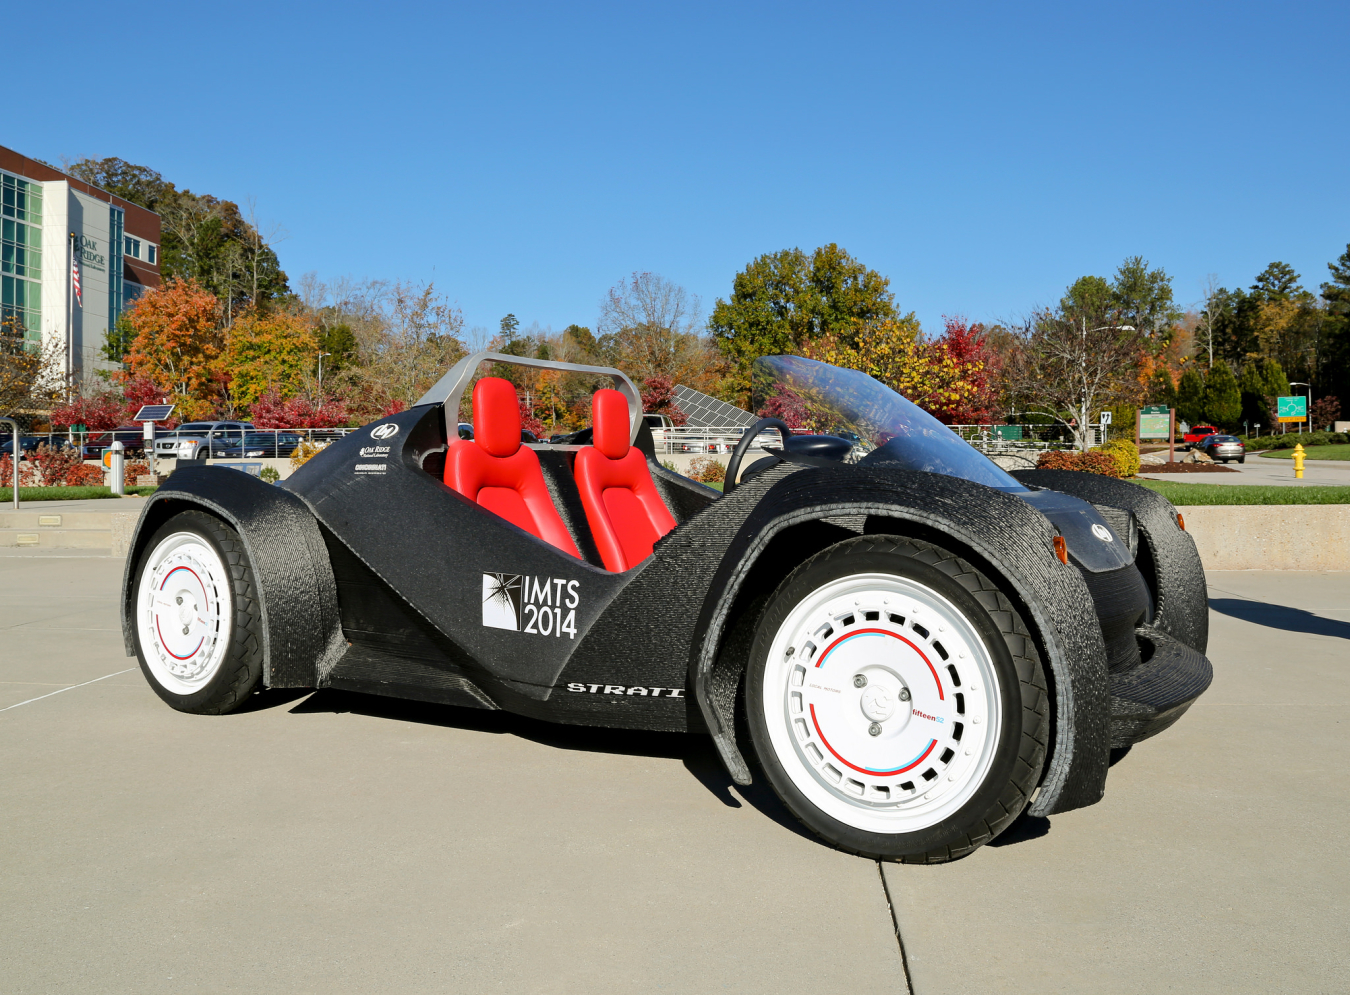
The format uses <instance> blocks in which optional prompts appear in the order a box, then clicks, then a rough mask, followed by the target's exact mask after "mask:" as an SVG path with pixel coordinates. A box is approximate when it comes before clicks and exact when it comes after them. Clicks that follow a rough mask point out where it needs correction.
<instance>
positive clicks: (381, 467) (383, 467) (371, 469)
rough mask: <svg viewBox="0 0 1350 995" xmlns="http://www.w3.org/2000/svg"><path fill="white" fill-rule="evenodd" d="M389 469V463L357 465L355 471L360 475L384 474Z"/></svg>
mask: <svg viewBox="0 0 1350 995" xmlns="http://www.w3.org/2000/svg"><path fill="white" fill-rule="evenodd" d="M388 469H389V464H388V463H357V464H356V466H355V467H353V470H354V471H355V472H356V473H359V474H365V475H370V474H382V473H384V472H386V471H387V470H388Z"/></svg>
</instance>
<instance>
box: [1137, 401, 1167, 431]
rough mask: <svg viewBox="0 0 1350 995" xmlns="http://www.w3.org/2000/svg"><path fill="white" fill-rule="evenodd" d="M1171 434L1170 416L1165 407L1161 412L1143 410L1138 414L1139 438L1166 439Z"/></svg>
mask: <svg viewBox="0 0 1350 995" xmlns="http://www.w3.org/2000/svg"><path fill="white" fill-rule="evenodd" d="M1171 434H1172V416H1171V414H1170V412H1168V410H1167V408H1165V407H1164V408H1163V409H1162V412H1161V413H1158V412H1153V411H1149V410H1148V408H1145V409H1144V410H1143V413H1141V414H1140V415H1139V438H1141V439H1166V438H1168V437H1169V436H1171Z"/></svg>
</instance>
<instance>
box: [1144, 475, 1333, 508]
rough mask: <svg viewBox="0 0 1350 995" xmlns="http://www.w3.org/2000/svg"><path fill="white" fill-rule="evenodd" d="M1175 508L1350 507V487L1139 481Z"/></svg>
mask: <svg viewBox="0 0 1350 995" xmlns="http://www.w3.org/2000/svg"><path fill="white" fill-rule="evenodd" d="M1135 483H1137V484H1139V486H1140V487H1147V488H1148V489H1149V490H1151V491H1157V492H1158V493H1159V494H1161V495H1162V496H1163V497H1165V498H1167V500H1169V501H1171V502H1172V503H1173V504H1175V505H1188V504H1350V487H1283V486H1280V485H1278V484H1272V485H1270V486H1268V487H1261V486H1256V485H1253V486H1248V485H1246V484H1178V483H1174V482H1172V481H1170V480H1137V481H1135Z"/></svg>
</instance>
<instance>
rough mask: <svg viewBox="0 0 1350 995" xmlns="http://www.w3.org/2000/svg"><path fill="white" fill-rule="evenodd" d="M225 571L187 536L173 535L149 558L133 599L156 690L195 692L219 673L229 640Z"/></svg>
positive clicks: (210, 550) (208, 549) (205, 546)
mask: <svg viewBox="0 0 1350 995" xmlns="http://www.w3.org/2000/svg"><path fill="white" fill-rule="evenodd" d="M229 576H230V575H229V571H228V570H227V569H226V566H225V564H224V563H223V562H222V561H221V558H220V554H219V553H217V552H216V550H215V548H214V547H213V546H211V545H210V544H209V543H207V542H206V540H205V539H203V538H202V537H201V536H199V535H197V534H196V533H193V532H175V533H174V534H173V535H170V536H167V537H166V538H164V539H163V540H162V541H161V542H160V543H159V545H158V546H156V547H155V548H154V550H153V551H152V552H151V553H150V557H149V559H148V560H147V562H146V565H145V570H144V571H143V572H142V573H141V584H140V589H139V590H138V591H137V595H136V606H137V611H136V615H137V626H138V628H139V631H140V637H141V651H142V652H143V653H144V655H145V662H146V664H147V665H148V666H149V668H150V671H151V673H152V674H153V675H154V678H155V680H157V681H158V682H159V683H160V685H162V686H163V687H164V688H165V689H167V690H169V691H172V692H174V693H175V694H184V695H186V694H192V693H194V692H196V691H200V690H201V689H202V688H203V687H204V686H205V685H206V684H207V682H209V681H210V680H211V678H213V677H215V676H216V673H217V672H218V671H219V670H220V665H221V662H222V661H223V660H224V659H225V651H226V649H228V647H229V641H230V619H231V610H232V606H233V602H232V598H231V597H230V584H229Z"/></svg>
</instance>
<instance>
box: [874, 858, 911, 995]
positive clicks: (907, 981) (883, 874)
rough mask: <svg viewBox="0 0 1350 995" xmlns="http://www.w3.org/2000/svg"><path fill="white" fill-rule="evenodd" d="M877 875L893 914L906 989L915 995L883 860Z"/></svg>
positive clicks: (896, 944) (882, 892) (887, 906)
mask: <svg viewBox="0 0 1350 995" xmlns="http://www.w3.org/2000/svg"><path fill="white" fill-rule="evenodd" d="M876 865H877V877H878V878H880V879H881V895H882V897H883V898H885V899H886V911H887V912H889V913H890V914H891V932H893V933H894V934H895V946H896V950H897V951H898V952H899V954H900V970H902V971H904V972H905V991H906V992H908V993H909V995H914V983H913V982H912V981H911V980H910V978H909V959H908V958H907V957H906V956H905V939H904V937H903V936H901V935H900V920H899V919H897V918H896V915H895V903H894V902H892V901H891V889H890V886H889V885H887V884H886V872H885V870H883V869H882V866H881V861H879V860H878V861H877V862H876Z"/></svg>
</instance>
